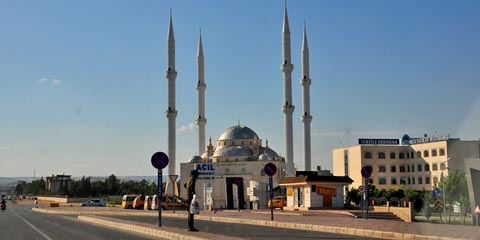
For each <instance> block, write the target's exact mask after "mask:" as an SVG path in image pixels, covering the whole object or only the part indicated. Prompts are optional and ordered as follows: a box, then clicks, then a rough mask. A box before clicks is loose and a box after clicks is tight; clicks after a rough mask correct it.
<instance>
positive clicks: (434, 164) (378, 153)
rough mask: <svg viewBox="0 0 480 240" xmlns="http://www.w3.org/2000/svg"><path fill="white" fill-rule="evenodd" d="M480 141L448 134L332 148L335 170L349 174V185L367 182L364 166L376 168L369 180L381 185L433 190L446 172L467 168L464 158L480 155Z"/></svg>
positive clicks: (337, 173)
mask: <svg viewBox="0 0 480 240" xmlns="http://www.w3.org/2000/svg"><path fill="white" fill-rule="evenodd" d="M479 156H480V141H476V140H474V141H463V140H460V139H458V138H456V139H454V138H449V137H448V136H440V137H424V138H415V139H410V138H409V137H408V135H405V136H404V137H403V138H402V141H401V142H400V141H398V139H359V145H356V146H351V147H343V148H337V149H334V150H333V174H334V175H335V176H341V175H344V176H349V177H350V178H351V179H352V180H353V181H354V182H353V183H352V185H350V187H354V188H358V187H359V186H360V185H363V184H364V178H363V177H362V174H361V169H362V167H364V166H371V167H372V168H373V171H372V174H371V177H370V178H369V181H370V182H372V183H373V184H375V186H376V187H377V188H378V189H389V188H392V187H395V186H401V185H404V186H406V187H409V188H412V189H417V190H422V189H425V190H431V189H432V188H433V187H434V186H435V185H436V184H438V183H439V182H440V181H441V179H442V175H443V176H448V175H449V173H451V172H454V171H465V170H464V169H465V165H464V159H466V158H479Z"/></svg>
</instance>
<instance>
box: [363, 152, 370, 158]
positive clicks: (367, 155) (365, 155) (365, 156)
mask: <svg viewBox="0 0 480 240" xmlns="http://www.w3.org/2000/svg"><path fill="white" fill-rule="evenodd" d="M363 157H364V158H365V159H372V153H371V152H365V153H364V154H363Z"/></svg>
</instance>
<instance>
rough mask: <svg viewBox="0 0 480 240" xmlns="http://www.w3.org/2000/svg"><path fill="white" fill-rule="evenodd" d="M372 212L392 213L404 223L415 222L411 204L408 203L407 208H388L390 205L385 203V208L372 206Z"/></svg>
mask: <svg viewBox="0 0 480 240" xmlns="http://www.w3.org/2000/svg"><path fill="white" fill-rule="evenodd" d="M373 211H375V212H390V213H393V214H395V215H396V216H397V217H399V218H401V219H402V220H403V221H405V222H413V221H414V220H415V214H413V203H412V202H409V203H408V207H390V203H389V202H387V206H386V207H380V206H374V207H373Z"/></svg>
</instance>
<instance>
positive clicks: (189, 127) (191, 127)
mask: <svg viewBox="0 0 480 240" xmlns="http://www.w3.org/2000/svg"><path fill="white" fill-rule="evenodd" d="M196 128H197V127H196V125H195V123H190V124H188V125H184V126H181V127H179V128H177V132H185V133H189V132H193V131H195V129H196Z"/></svg>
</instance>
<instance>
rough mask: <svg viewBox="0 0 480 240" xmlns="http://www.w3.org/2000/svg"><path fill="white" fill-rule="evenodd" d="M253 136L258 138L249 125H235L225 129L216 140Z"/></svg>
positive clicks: (252, 137)
mask: <svg viewBox="0 0 480 240" xmlns="http://www.w3.org/2000/svg"><path fill="white" fill-rule="evenodd" d="M254 138H257V139H260V138H259V137H258V136H257V134H256V133H255V132H254V131H253V130H252V129H250V128H249V127H245V126H242V125H237V126H233V127H229V128H228V129H227V130H225V131H224V132H223V133H222V134H221V135H220V137H219V138H218V140H219V141H221V140H233V139H254Z"/></svg>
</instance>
